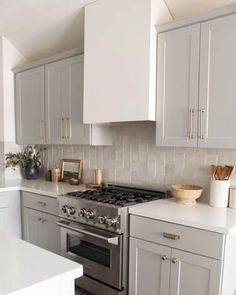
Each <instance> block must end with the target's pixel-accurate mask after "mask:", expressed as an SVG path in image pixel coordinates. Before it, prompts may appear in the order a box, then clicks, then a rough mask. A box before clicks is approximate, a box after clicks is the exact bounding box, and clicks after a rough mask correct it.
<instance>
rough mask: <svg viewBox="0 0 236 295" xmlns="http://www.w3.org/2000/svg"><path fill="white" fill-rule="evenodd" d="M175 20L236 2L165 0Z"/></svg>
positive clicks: (230, 0) (229, 0)
mask: <svg viewBox="0 0 236 295" xmlns="http://www.w3.org/2000/svg"><path fill="white" fill-rule="evenodd" d="M164 1H165V3H166V5H167V6H168V8H169V10H170V12H171V14H172V16H173V17H174V18H175V19H180V18H184V17H189V16H193V15H195V14H198V13H202V12H206V11H209V10H212V9H215V8H218V7H220V6H224V5H227V4H231V3H236V0H164Z"/></svg>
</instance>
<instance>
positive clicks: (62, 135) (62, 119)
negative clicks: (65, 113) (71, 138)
mask: <svg viewBox="0 0 236 295" xmlns="http://www.w3.org/2000/svg"><path fill="white" fill-rule="evenodd" d="M64 120H65V119H64V118H61V138H62V139H64V138H65V136H64V132H63V128H64Z"/></svg>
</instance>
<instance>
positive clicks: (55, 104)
mask: <svg viewBox="0 0 236 295" xmlns="http://www.w3.org/2000/svg"><path fill="white" fill-rule="evenodd" d="M45 78H46V83H45V84H46V85H45V86H46V95H45V98H46V142H47V143H48V144H52V143H55V144H60V143H63V142H64V141H65V122H64V120H65V103H66V62H65V61H64V60H62V61H59V62H55V63H51V64H49V65H46V67H45Z"/></svg>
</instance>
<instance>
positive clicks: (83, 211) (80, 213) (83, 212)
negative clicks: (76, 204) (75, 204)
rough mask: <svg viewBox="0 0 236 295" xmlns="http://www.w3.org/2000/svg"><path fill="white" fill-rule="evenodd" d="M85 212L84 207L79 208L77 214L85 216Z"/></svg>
mask: <svg viewBox="0 0 236 295" xmlns="http://www.w3.org/2000/svg"><path fill="white" fill-rule="evenodd" d="M85 213H86V209H85V208H82V209H80V210H79V216H80V217H85Z"/></svg>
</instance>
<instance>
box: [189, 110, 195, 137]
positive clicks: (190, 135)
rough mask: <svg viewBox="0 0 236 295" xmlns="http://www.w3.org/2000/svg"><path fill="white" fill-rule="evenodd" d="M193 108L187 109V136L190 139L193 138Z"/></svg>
mask: <svg viewBox="0 0 236 295" xmlns="http://www.w3.org/2000/svg"><path fill="white" fill-rule="evenodd" d="M194 112H195V111H194V109H190V110H189V135H188V138H189V139H190V140H192V139H194V134H193V115H194Z"/></svg>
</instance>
